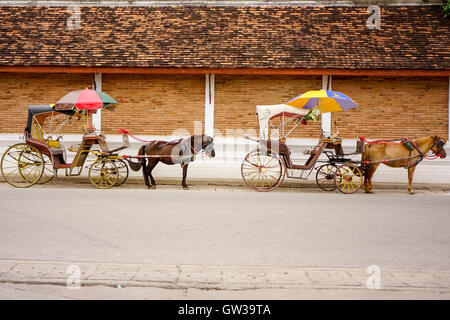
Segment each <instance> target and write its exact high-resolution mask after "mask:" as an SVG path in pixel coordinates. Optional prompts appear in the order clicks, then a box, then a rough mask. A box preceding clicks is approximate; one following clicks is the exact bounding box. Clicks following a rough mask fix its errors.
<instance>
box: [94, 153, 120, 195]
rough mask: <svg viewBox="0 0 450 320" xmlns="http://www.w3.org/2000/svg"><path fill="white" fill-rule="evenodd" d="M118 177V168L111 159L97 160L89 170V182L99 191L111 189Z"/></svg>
mask: <svg viewBox="0 0 450 320" xmlns="http://www.w3.org/2000/svg"><path fill="white" fill-rule="evenodd" d="M118 176H119V174H118V170H117V167H116V165H115V164H114V161H112V160H110V159H101V158H100V159H97V160H96V161H95V162H94V163H93V164H92V165H91V166H90V168H89V181H91V183H92V185H93V186H94V187H96V188H98V189H109V188H111V187H112V186H114V185H115V184H116V182H117V178H118Z"/></svg>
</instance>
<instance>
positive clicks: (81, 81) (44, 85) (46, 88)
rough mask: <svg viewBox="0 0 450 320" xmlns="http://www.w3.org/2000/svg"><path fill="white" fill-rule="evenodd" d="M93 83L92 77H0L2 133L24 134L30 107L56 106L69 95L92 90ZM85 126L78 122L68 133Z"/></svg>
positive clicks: (8, 74) (83, 75)
mask: <svg viewBox="0 0 450 320" xmlns="http://www.w3.org/2000/svg"><path fill="white" fill-rule="evenodd" d="M92 79H93V78H92V74H62V73H61V74H39V73H22V74H21V73H0V132H3V133H22V132H23V130H24V128H25V126H26V121H27V110H28V109H27V108H28V106H29V105H33V104H50V103H55V102H57V101H58V100H59V99H60V98H62V97H63V96H64V95H65V94H66V93H68V92H69V91H72V90H79V89H84V88H86V86H88V87H92ZM81 124H82V123H81V122H80V121H74V122H73V123H72V124H71V125H70V126H68V127H67V128H66V129H67V131H66V132H68V133H78V132H80V127H81Z"/></svg>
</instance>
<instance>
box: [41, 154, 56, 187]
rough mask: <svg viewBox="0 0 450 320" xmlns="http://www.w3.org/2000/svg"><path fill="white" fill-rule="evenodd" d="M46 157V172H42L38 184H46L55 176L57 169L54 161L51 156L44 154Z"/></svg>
mask: <svg viewBox="0 0 450 320" xmlns="http://www.w3.org/2000/svg"><path fill="white" fill-rule="evenodd" d="M42 158H43V159H44V172H43V173H42V177H41V179H39V181H38V184H46V183H47V182H50V181H52V180H53V178H54V177H55V170H54V169H53V163H52V160H51V159H50V157H49V156H47V155H46V154H42Z"/></svg>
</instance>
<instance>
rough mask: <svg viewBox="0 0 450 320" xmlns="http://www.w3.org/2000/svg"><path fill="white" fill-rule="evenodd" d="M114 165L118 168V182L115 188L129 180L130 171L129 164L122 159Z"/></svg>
mask: <svg viewBox="0 0 450 320" xmlns="http://www.w3.org/2000/svg"><path fill="white" fill-rule="evenodd" d="M114 164H115V165H116V167H117V173H118V176H117V181H116V184H115V186H117V187H118V186H120V185H122V184H124V183H125V181H127V179H128V174H129V173H130V170H129V169H128V166H127V163H126V162H125V161H123V160H122V159H119V160H116V161H114Z"/></svg>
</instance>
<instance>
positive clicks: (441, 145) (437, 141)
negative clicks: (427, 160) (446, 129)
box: [431, 137, 445, 156]
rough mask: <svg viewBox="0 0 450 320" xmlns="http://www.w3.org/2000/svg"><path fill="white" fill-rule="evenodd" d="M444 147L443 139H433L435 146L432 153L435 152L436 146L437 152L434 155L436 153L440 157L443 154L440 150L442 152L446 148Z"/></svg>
mask: <svg viewBox="0 0 450 320" xmlns="http://www.w3.org/2000/svg"><path fill="white" fill-rule="evenodd" d="M444 145H445V142H444V141H443V140H442V138H439V137H434V139H433V145H432V146H431V151H433V147H434V146H436V148H437V151H436V152H435V151H433V153H434V154H435V155H439V156H440V155H441V154H440V153H439V150H441V149H442V148H444Z"/></svg>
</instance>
